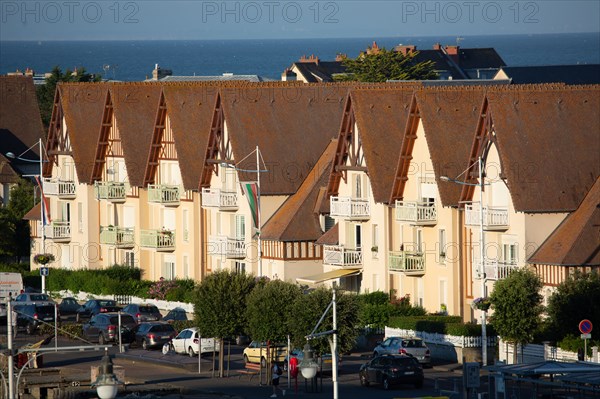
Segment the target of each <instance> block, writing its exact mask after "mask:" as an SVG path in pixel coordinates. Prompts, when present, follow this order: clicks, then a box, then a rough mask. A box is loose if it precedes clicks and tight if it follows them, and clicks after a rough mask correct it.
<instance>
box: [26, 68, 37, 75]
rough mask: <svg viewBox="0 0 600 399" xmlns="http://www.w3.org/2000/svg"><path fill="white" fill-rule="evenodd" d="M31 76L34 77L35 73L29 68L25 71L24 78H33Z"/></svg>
mask: <svg viewBox="0 0 600 399" xmlns="http://www.w3.org/2000/svg"><path fill="white" fill-rule="evenodd" d="M33 75H35V72H33V69H31V68H26V69H25V76H33Z"/></svg>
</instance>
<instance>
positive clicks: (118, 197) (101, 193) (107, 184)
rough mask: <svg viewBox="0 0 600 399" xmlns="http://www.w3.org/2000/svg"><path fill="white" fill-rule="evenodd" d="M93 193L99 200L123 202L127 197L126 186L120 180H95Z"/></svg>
mask: <svg viewBox="0 0 600 399" xmlns="http://www.w3.org/2000/svg"><path fill="white" fill-rule="evenodd" d="M94 193H95V195H96V198H98V199H99V200H107V201H110V202H125V200H126V199H127V187H126V186H125V183H122V182H112V181H97V182H95V183H94Z"/></svg>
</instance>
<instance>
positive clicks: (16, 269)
mask: <svg viewBox="0 0 600 399" xmlns="http://www.w3.org/2000/svg"><path fill="white" fill-rule="evenodd" d="M0 272H7V273H26V272H29V263H0ZM38 276H39V272H38Z"/></svg>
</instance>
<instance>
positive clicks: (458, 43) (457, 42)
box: [456, 36, 465, 46]
mask: <svg viewBox="0 0 600 399" xmlns="http://www.w3.org/2000/svg"><path fill="white" fill-rule="evenodd" d="M462 40H465V38H464V37H460V36H457V37H456V45H457V46H459V45H460V42H461V41H462Z"/></svg>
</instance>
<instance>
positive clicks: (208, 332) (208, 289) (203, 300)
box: [194, 271, 257, 377]
mask: <svg viewBox="0 0 600 399" xmlns="http://www.w3.org/2000/svg"><path fill="white" fill-rule="evenodd" d="M256 284H257V280H256V279H255V278H254V277H253V276H252V275H248V274H242V273H234V272H230V271H220V272H215V273H212V274H209V275H208V276H207V277H206V278H205V279H204V280H203V281H202V283H200V285H199V286H198V287H197V288H196V292H195V298H194V313H195V324H196V326H197V327H198V331H199V332H200V333H201V334H202V336H203V337H216V338H220V339H221V350H220V351H219V365H220V366H219V376H220V377H223V338H225V337H234V336H237V335H240V334H243V333H244V331H245V330H246V328H247V322H246V301H247V298H248V295H249V294H250V293H251V292H252V290H253V289H254V287H255V286H256Z"/></svg>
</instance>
